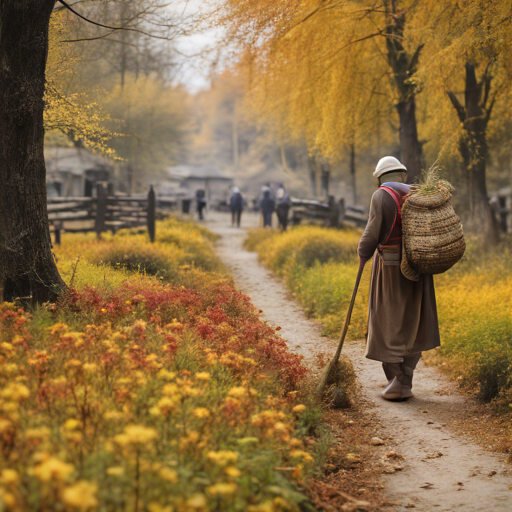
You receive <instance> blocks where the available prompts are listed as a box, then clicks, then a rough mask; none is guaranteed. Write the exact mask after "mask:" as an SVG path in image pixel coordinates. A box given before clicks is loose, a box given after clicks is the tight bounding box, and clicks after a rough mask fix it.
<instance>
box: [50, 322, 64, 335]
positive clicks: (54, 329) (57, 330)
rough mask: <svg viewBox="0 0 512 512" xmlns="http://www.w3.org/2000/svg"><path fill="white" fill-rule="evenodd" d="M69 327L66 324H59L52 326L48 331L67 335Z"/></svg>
mask: <svg viewBox="0 0 512 512" xmlns="http://www.w3.org/2000/svg"><path fill="white" fill-rule="evenodd" d="M68 329H69V327H68V326H67V325H66V324H62V323H57V324H54V325H52V326H51V327H48V330H49V331H50V332H51V333H52V334H55V333H65V332H66V331H67V330H68Z"/></svg>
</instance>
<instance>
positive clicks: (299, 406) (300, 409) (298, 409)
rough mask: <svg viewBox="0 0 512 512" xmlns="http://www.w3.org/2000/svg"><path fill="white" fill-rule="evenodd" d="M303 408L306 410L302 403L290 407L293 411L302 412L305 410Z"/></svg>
mask: <svg viewBox="0 0 512 512" xmlns="http://www.w3.org/2000/svg"><path fill="white" fill-rule="evenodd" d="M305 410H306V406H305V405H303V404H298V405H296V406H295V407H294V408H293V409H292V411H293V412H303V411H305Z"/></svg>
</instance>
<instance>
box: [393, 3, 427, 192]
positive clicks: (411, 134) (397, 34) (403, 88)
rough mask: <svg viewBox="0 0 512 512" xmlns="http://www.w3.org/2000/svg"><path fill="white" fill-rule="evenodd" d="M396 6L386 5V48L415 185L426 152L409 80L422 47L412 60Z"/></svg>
mask: <svg viewBox="0 0 512 512" xmlns="http://www.w3.org/2000/svg"><path fill="white" fill-rule="evenodd" d="M397 3H398V2H397V1H396V0H391V1H390V2H389V3H388V2H387V3H386V7H387V9H386V18H387V26H386V31H385V36H386V48H387V59H388V63H389V65H390V67H391V69H392V70H393V78H394V81H395V86H396V91H397V97H398V101H397V103H396V109H397V112H398V118H399V122H400V133H399V135H400V152H401V161H402V163H403V164H404V165H405V167H407V179H408V181H409V182H413V181H415V180H416V178H417V177H418V176H419V175H420V174H421V169H422V167H423V150H422V147H421V143H420V141H419V139H418V129H417V124H416V100H415V96H416V93H417V88H416V85H415V84H414V83H413V82H411V80H410V79H411V77H412V75H414V73H415V72H416V70H417V67H418V61H419V57H420V53H421V50H422V49H423V45H419V46H418V47H417V48H416V51H415V52H414V54H413V55H412V56H410V55H409V54H408V53H407V52H406V50H405V48H404V46H403V40H404V29H405V13H404V12H399V11H398V8H397Z"/></svg>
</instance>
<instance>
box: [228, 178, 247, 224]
mask: <svg viewBox="0 0 512 512" xmlns="http://www.w3.org/2000/svg"><path fill="white" fill-rule="evenodd" d="M229 207H230V208H231V225H232V226H234V225H235V222H236V225H237V227H240V219H241V217H242V210H243V209H244V197H243V196H242V193H241V192H240V190H239V188H238V187H233V191H232V194H231V198H230V200H229Z"/></svg>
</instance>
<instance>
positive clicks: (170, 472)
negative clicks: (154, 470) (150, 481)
mask: <svg viewBox="0 0 512 512" xmlns="http://www.w3.org/2000/svg"><path fill="white" fill-rule="evenodd" d="M159 475H160V476H161V477H162V478H163V479H164V480H167V481H168V482H171V484H174V483H176V482H177V481H178V473H177V472H176V471H175V470H174V469H170V468H162V469H161V470H160V471H159Z"/></svg>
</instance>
